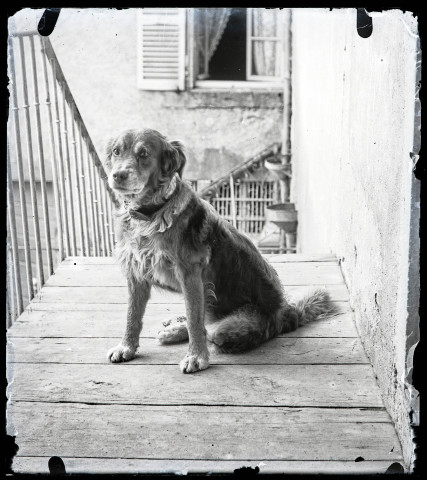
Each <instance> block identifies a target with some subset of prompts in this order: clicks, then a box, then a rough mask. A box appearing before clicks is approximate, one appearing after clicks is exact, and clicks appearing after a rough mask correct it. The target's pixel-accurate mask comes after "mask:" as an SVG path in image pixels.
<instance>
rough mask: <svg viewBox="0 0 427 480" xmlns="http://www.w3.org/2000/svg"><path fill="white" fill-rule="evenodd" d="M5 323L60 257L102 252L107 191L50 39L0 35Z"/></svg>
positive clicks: (109, 235) (106, 248)
mask: <svg viewBox="0 0 427 480" xmlns="http://www.w3.org/2000/svg"><path fill="white" fill-rule="evenodd" d="M8 67H9V79H10V84H9V90H10V115H9V122H8V145H7V192H8V209H7V211H8V229H7V250H8V251H7V297H6V300H7V302H6V303H7V312H6V313H7V324H8V325H11V324H12V323H13V320H14V319H15V318H16V317H17V316H18V315H20V314H21V313H22V311H23V309H24V308H25V307H26V305H27V304H28V303H29V301H31V300H32V298H33V297H34V295H36V294H37V292H38V290H39V289H40V288H41V286H42V285H43V284H44V283H45V280H46V279H47V278H48V277H49V276H50V275H52V274H53V273H54V269H55V267H56V265H57V264H58V263H59V262H60V261H62V260H63V259H64V258H65V257H66V256H70V255H72V256H76V255H82V256H108V255H110V254H111V252H112V249H113V246H114V230H113V222H112V216H113V214H112V204H113V203H114V202H116V199H115V196H114V193H113V192H112V191H111V189H110V188H109V186H108V184H107V181H106V177H107V176H106V173H105V170H104V168H103V166H102V163H101V161H100V159H99V157H98V154H97V152H96V150H95V147H94V145H93V143H92V140H91V138H90V135H89V133H88V131H87V129H86V126H85V124H84V121H83V119H82V117H81V115H80V112H79V110H78V108H77V105H76V103H75V101H74V98H73V95H72V94H71V91H70V88H69V86H68V83H67V81H66V79H65V77H64V74H63V72H62V70H61V67H60V65H59V62H58V59H57V57H56V55H55V52H54V50H53V47H52V44H51V42H50V41H49V39H48V38H46V37H41V36H40V35H39V34H38V33H37V32H25V33H14V34H12V35H10V36H9V39H8Z"/></svg>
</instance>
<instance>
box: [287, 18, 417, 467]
mask: <svg viewBox="0 0 427 480" xmlns="http://www.w3.org/2000/svg"><path fill="white" fill-rule="evenodd" d="M371 16H372V17H373V33H372V35H371V36H370V37H369V38H361V37H360V36H359V35H358V33H357V29H356V9H338V10H332V11H329V10H326V9H294V10H293V23H292V35H293V45H292V50H293V54H292V61H293V70H292V87H293V99H292V101H293V105H292V152H293V157H292V161H293V188H292V195H293V201H294V202H295V203H296V208H297V210H298V216H299V228H298V242H299V245H298V250H299V251H300V252H303V253H314V252H333V253H335V254H336V255H337V256H338V257H339V259H340V261H341V267H342V270H343V273H344V276H345V279H346V282H347V284H348V287H349V290H350V295H351V304H352V307H353V308H354V309H355V316H356V323H357V327H358V330H359V333H360V335H361V338H362V341H363V343H364V346H365V349H366V352H367V354H368V356H369V358H370V360H371V362H372V364H373V367H374V371H375V373H376V376H377V378H378V383H379V385H380V387H381V390H382V394H383V398H384V402H385V405H386V407H387V409H388V411H389V413H390V415H391V417H392V419H393V420H394V422H395V424H396V429H397V432H398V434H399V437H400V440H401V442H402V446H403V451H404V455H405V460H406V462H407V464H408V465H411V462H412V461H413V444H412V432H411V428H410V423H411V421H412V422H414V423H415V424H416V420H414V419H415V418H416V411H415V410H416V408H417V407H416V402H415V404H411V402H414V398H412V399H411V398H410V393H411V386H410V382H409V381H408V379H407V375H408V373H409V369H410V366H411V358H409V357H410V356H411V353H410V354H409V357H408V358H407V353H408V351H409V347H410V345H412V344H416V342H417V341H418V323H417V320H416V321H414V318H417V315H418V312H417V306H416V304H413V305H412V306H410V307H408V282H411V281H412V284H411V287H412V289H414V287H415V288H416V283H415V284H414V283H413V282H417V278H418V277H417V276H418V269H417V268H416V267H414V265H412V266H411V273H412V276H409V277H408V272H409V254H410V248H412V250H413V247H415V248H416V246H417V241H418V240H417V238H415V239H414V238H413V237H410V224H411V208H412V225H414V224H416V221H415V220H416V218H417V216H418V215H419V203H418V202H419V199H418V198H417V188H418V187H419V186H418V185H417V183H418V181H414V179H413V173H412V170H413V167H414V162H413V160H412V157H411V152H412V151H413V150H414V146H413V145H414V116H415V105H414V103H415V89H416V60H417V22H416V19H414V17H413V16H412V14H411V13H408V12H407V13H405V14H404V13H402V12H401V11H397V10H394V11H393V10H391V11H385V12H382V13H379V12H378V13H371ZM415 153H417V152H415ZM414 222H415V223H414ZM413 231H415V232H416V229H415V230H413ZM412 255H413V252H412ZM407 328H408V331H407ZM407 336H408V340H407ZM412 394H413V395H416V392H412Z"/></svg>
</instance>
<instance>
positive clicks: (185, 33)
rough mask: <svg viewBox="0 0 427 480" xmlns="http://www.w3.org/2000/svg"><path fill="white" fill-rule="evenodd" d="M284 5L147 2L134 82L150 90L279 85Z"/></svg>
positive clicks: (140, 28) (139, 28) (282, 63)
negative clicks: (175, 5)
mask: <svg viewBox="0 0 427 480" xmlns="http://www.w3.org/2000/svg"><path fill="white" fill-rule="evenodd" d="M283 37H284V15H283V10H280V9H277V8H276V9H267V8H194V9H192V8H191V9H183V8H158V9H154V8H146V9H141V10H140V14H139V22H138V49H139V55H138V58H139V62H138V79H139V80H138V84H139V86H140V88H144V89H152V90H175V89H179V90H183V89H184V88H185V86H187V87H190V88H192V87H221V86H224V87H229V86H230V85H231V84H234V85H236V86H239V85H240V86H251V87H255V86H267V85H268V86H274V85H277V86H281V85H282V83H281V82H282V79H283V71H284V60H285V57H284V54H283Z"/></svg>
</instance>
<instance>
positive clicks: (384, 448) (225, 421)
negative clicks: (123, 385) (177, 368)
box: [8, 402, 401, 462]
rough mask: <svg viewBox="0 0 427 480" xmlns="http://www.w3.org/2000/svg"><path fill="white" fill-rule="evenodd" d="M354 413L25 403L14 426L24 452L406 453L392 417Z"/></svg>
mask: <svg viewBox="0 0 427 480" xmlns="http://www.w3.org/2000/svg"><path fill="white" fill-rule="evenodd" d="M353 413H355V412H354V410H353V409H345V410H343V411H341V412H338V411H337V410H335V409H334V410H329V409H324V411H322V413H320V409H312V410H309V409H281V408H273V409H272V408H246V409H242V408H236V409H232V408H229V407H225V408H221V407H214V408H206V407H204V408H203V407H185V408H182V407H170V406H166V407H162V408H155V407H143V406H124V405H113V406H112V405H73V404H57V405H54V404H43V403H26V402H18V403H15V404H13V405H10V406H9V409H8V416H9V418H11V419H12V422H13V428H10V426H9V432H11V433H12V430H13V431H14V433H15V432H17V434H18V435H17V439H16V442H17V443H18V444H19V453H20V455H23V456H31V455H37V456H40V455H43V456H53V455H58V456H61V457H101V458H102V457H110V458H111V457H113V458H114V457H115V458H141V457H143V458H145V459H164V460H169V459H174V460H180V459H198V460H246V459H252V458H260V459H262V460H263V461H264V462H266V461H270V460H287V461H296V460H299V461H318V460H323V461H325V460H334V461H336V460H339V461H354V460H355V459H356V458H357V457H359V456H360V457H363V458H364V459H366V460H388V461H390V459H392V460H394V459H401V451H400V446H399V441H398V439H397V436H396V433H395V431H394V428H393V425H392V423H390V422H386V423H381V422H378V421H375V422H367V421H362V422H357V421H356V420H354V419H353V418H352V415H353ZM335 414H337V415H335ZM368 416H372V412H370V413H369V414H368ZM381 416H382V415H381ZM357 417H358V415H357V414H356V413H355V418H357ZM362 418H363V417H362ZM29 419H31V420H30V421H29ZM8 424H9V422H8ZM52 439H55V442H52ZM100 439H102V440H100ZM243 439H244V441H242V440H243ZM390 451H392V454H391V453H390Z"/></svg>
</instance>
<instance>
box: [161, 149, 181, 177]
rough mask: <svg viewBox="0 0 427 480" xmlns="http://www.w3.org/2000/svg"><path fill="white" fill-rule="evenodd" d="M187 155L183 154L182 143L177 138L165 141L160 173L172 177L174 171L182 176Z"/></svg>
mask: <svg viewBox="0 0 427 480" xmlns="http://www.w3.org/2000/svg"><path fill="white" fill-rule="evenodd" d="M186 161H187V157H186V155H185V148H184V145H183V144H182V143H181V142H180V141H179V140H172V141H171V142H167V141H165V146H164V148H163V155H162V162H161V168H162V174H163V175H164V176H166V177H172V176H173V174H174V173H175V172H177V173H178V175H179V176H180V177H181V178H182V171H183V170H184V166H185V163H186Z"/></svg>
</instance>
